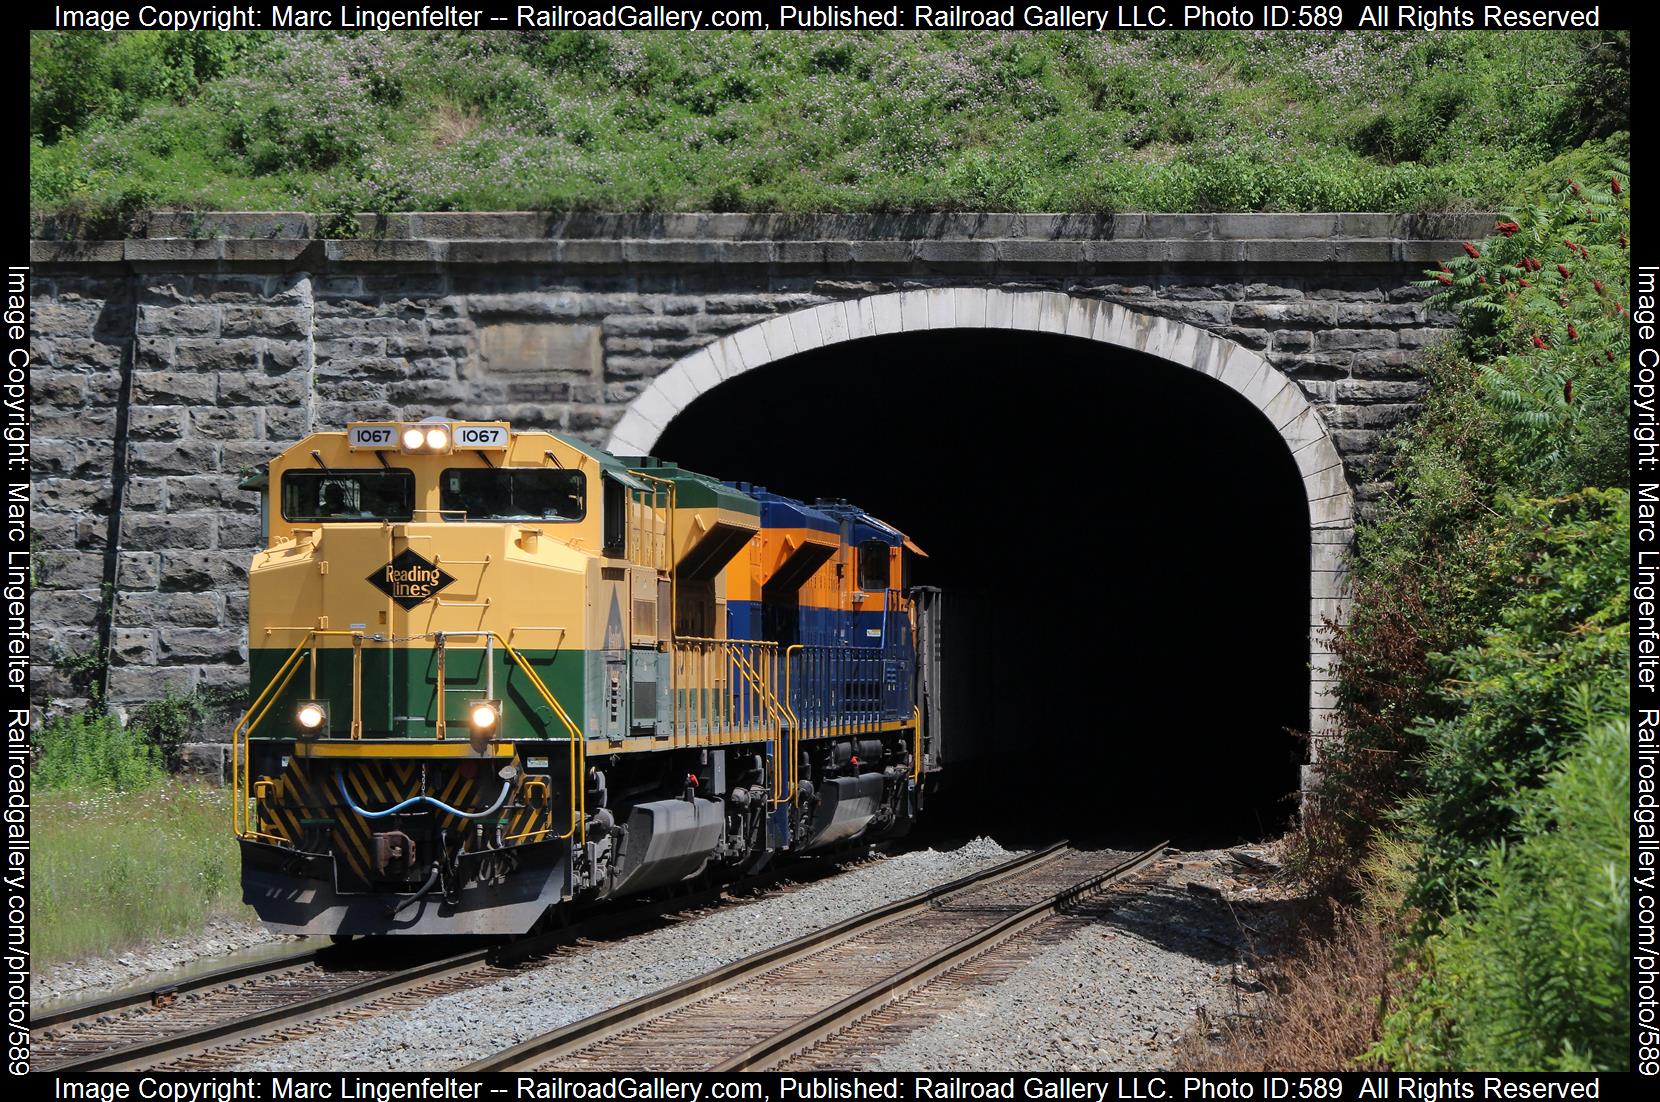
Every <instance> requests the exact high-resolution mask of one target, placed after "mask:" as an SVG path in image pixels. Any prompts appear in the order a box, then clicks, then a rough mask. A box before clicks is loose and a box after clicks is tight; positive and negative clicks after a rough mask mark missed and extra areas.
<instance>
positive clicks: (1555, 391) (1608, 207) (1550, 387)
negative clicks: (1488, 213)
mask: <svg viewBox="0 0 1660 1102" xmlns="http://www.w3.org/2000/svg"><path fill="white" fill-rule="evenodd" d="M1629 182H1630V181H1629V179H1628V178H1627V176H1626V173H1625V171H1624V166H1623V165H1621V166H1619V167H1618V168H1617V169H1616V170H1614V171H1612V172H1610V174H1609V175H1608V176H1607V178H1606V179H1603V180H1600V181H1594V180H1568V179H1564V180H1563V181H1562V182H1561V184H1560V187H1559V188H1558V189H1557V190H1556V192H1555V194H1553V195H1549V196H1545V197H1542V198H1540V199H1539V200H1537V201H1536V202H1534V203H1532V204H1529V205H1527V206H1524V207H1521V208H1519V209H1517V210H1515V211H1510V212H1506V213H1504V214H1501V215H1499V217H1498V219H1497V221H1496V222H1495V224H1494V226H1493V235H1492V236H1491V237H1489V238H1488V239H1487V240H1486V241H1485V242H1482V243H1481V244H1479V245H1477V244H1475V243H1466V244H1465V246H1464V254H1463V255H1461V256H1457V257H1454V258H1451V259H1449V260H1447V261H1446V262H1445V263H1443V264H1442V265H1441V266H1440V267H1439V268H1437V269H1436V270H1435V271H1431V272H1428V273H1426V275H1427V278H1426V279H1425V280H1423V281H1422V282H1421V283H1419V284H1418V286H1421V287H1426V288H1431V289H1434V290H1436V291H1437V293H1436V294H1435V295H1433V296H1432V297H1431V298H1430V300H1429V301H1430V303H1431V304H1432V305H1438V306H1451V307H1454V308H1456V309H1457V310H1458V311H1459V312H1460V314H1461V324H1460V341H1461V344H1462V346H1463V351H1464V352H1465V354H1466V355H1467V356H1468V357H1469V358H1470V359H1471V360H1473V361H1475V362H1476V363H1477V364H1478V365H1479V373H1480V378H1481V383H1482V386H1483V387H1484V388H1485V390H1486V392H1487V395H1488V397H1489V398H1490V399H1491V401H1492V404H1493V408H1494V409H1495V411H1496V412H1497V413H1498V415H1499V417H1500V419H1501V421H1502V424H1503V427H1504V430H1505V431H1504V443H1505V446H1506V451H1507V453H1508V454H1506V455H1505V456H1504V457H1503V458H1505V459H1507V460H1509V463H1510V465H1512V466H1513V467H1514V471H1513V474H1514V475H1515V476H1516V477H1517V480H1518V481H1519V482H1533V481H1534V480H1538V481H1537V484H1536V485H1534V486H1532V487H1531V489H1532V491H1533V492H1537V493H1571V492H1573V491H1575V490H1578V489H1580V488H1582V487H1584V486H1588V485H1589V486H1603V487H1607V486H1619V485H1626V484H1627V473H1626V439H1625V433H1624V421H1623V418H1624V412H1623V405H1622V399H1623V392H1624V386H1625V380H1626V372H1627V365H1628V363H1629V359H1630V355H1631V338H1630V318H1629V309H1630V308H1629V301H1630V297H1629V290H1630V264H1631V257H1630V252H1629V249H1628V241H1629V237H1630V233H1631V191H1630V187H1629Z"/></svg>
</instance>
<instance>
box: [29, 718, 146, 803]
mask: <svg viewBox="0 0 1660 1102" xmlns="http://www.w3.org/2000/svg"><path fill="white" fill-rule="evenodd" d="M34 751H35V762H34V769H33V772H32V777H31V781H32V783H33V784H35V785H37V786H39V787H40V788H41V789H44V790H46V791H61V790H66V789H78V790H82V791H101V790H111V789H113V790H114V791H117V792H127V791H132V790H134V789H140V788H147V787H149V786H151V785H154V784H156V783H159V782H160V781H161V779H162V778H163V777H164V776H165V775H166V774H165V770H164V769H163V768H162V756H161V752H160V751H159V750H158V749H157V748H156V747H154V746H152V745H151V744H150V743H148V742H146V741H145V740H144V738H143V737H141V736H140V734H139V733H138V732H136V731H133V730H130V729H127V728H123V727H122V725H121V723H120V721H119V720H117V719H116V718H115V717H114V716H109V715H103V714H99V713H95V712H81V713H74V714H70V715H63V716H58V717H56V718H54V719H52V720H50V721H48V722H47V723H45V724H43V725H42V726H41V728H40V730H39V731H37V732H36V733H35V737H34Z"/></svg>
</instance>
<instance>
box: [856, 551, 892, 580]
mask: <svg viewBox="0 0 1660 1102" xmlns="http://www.w3.org/2000/svg"><path fill="white" fill-rule="evenodd" d="M859 588H860V589H863V590H867V591H869V590H875V589H886V588H888V545H887V544H885V543H883V542H882V541H881V540H865V541H864V542H863V543H861V544H859Z"/></svg>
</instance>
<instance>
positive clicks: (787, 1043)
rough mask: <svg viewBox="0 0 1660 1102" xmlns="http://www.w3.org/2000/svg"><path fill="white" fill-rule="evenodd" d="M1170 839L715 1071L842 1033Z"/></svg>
mask: <svg viewBox="0 0 1660 1102" xmlns="http://www.w3.org/2000/svg"><path fill="white" fill-rule="evenodd" d="M1168 844H1169V843H1168V842H1160V843H1159V844H1158V845H1156V846H1154V847H1152V848H1151V849H1148V850H1146V851H1144V852H1142V853H1140V854H1138V855H1137V856H1135V857H1131V858H1129V859H1128V860H1126V861H1123V862H1120V863H1119V864H1117V865H1115V866H1113V867H1112V868H1110V869H1107V870H1106V871H1104V872H1101V873H1098V874H1096V875H1095V876H1091V877H1089V878H1088V879H1087V880H1083V881H1080V882H1079V883H1077V884H1073V885H1072V886H1070V887H1067V888H1063V889H1062V890H1060V891H1058V892H1056V893H1055V894H1054V896H1053V897H1052V898H1050V899H1046V900H1043V901H1042V902H1039V903H1034V904H1032V905H1031V906H1030V907H1027V908H1025V909H1024V910H1022V911H1019V912H1017V913H1015V914H1012V915H1010V916H1009V917H1007V918H1005V919H1003V920H1002V921H1000V922H998V923H997V924H995V925H993V926H989V927H987V928H986V929H984V930H981V931H978V932H977V933H974V934H971V935H969V936H968V937H966V938H964V939H962V940H961V941H959V942H957V943H956V944H954V945H949V946H947V947H946V948H944V949H941V950H940V951H939V952H937V953H934V954H933V955H931V956H929V957H927V958H925V959H923V960H920V961H918V962H917V963H915V964H913V965H911V966H910V967H908V968H906V969H904V970H903V971H900V972H898V973H895V974H894V975H891V976H888V977H886V978H884V979H881V980H878V981H877V982H876V983H873V984H871V985H870V986H869V987H867V988H865V989H864V990H863V991H860V992H858V993H857V994H854V995H850V996H848V997H847V998H845V999H843V1000H842V1001H841V1002H839V1003H837V1004H835V1005H834V1006H830V1007H827V1008H825V1009H824V1010H821V1011H819V1012H818V1013H817V1014H814V1015H812V1016H810V1017H808V1018H804V1019H802V1020H801V1021H799V1022H796V1023H795V1024H793V1025H791V1026H788V1027H786V1028H785V1029H782V1030H780V1031H779V1032H777V1033H775V1034H773V1035H772V1036H771V1037H768V1038H767V1039H766V1040H764V1041H761V1042H760V1043H759V1044H756V1045H753V1046H752V1047H750V1048H749V1049H747V1050H746V1051H744V1052H742V1053H740V1054H738V1055H737V1056H734V1057H732V1058H731V1059H729V1060H726V1061H724V1062H723V1063H721V1064H718V1065H717V1066H716V1067H715V1068H713V1069H712V1070H714V1071H764V1070H766V1069H768V1068H771V1067H774V1066H776V1065H777V1064H779V1063H781V1062H782V1061H784V1060H787V1059H789V1058H790V1057H792V1056H795V1055H798V1054H799V1053H801V1052H804V1051H806V1050H807V1049H809V1048H811V1047H813V1046H814V1045H816V1044H818V1043H819V1042H820V1041H822V1040H824V1039H825V1038H827V1037H830V1036H833V1035H835V1034H837V1033H840V1032H841V1031H842V1030H844V1029H847V1028H849V1027H850V1026H852V1025H854V1024H855V1023H857V1022H858V1021H859V1020H860V1019H862V1018H864V1017H866V1016H868V1015H870V1014H872V1013H874V1012H875V1011H877V1010H879V1009H881V1008H882V1007H883V1006H886V1005H887V1004H889V1003H891V1002H894V1001H895V1000H898V999H901V998H904V997H905V996H906V995H908V994H910V993H911V992H912V991H915V990H916V989H917V988H919V987H922V986H924V985H925V984H927V983H928V982H930V981H931V980H933V979H934V978H935V977H937V976H939V975H941V974H942V973H944V972H948V971H950V970H951V969H953V968H956V967H957V966H958V965H961V964H963V963H966V962H967V961H969V960H970V959H972V958H974V957H977V956H979V955H981V954H982V953H984V952H987V951H989V950H991V949H993V948H995V947H996V946H998V945H1000V944H1001V943H1003V942H1005V941H1008V940H1009V939H1011V938H1013V937H1016V936H1018V935H1019V934H1021V933H1022V932H1024V931H1026V930H1027V929H1030V928H1031V927H1032V926H1035V925H1037V924H1038V923H1040V922H1042V921H1044V920H1045V919H1047V918H1049V917H1050V916H1051V915H1053V914H1057V913H1059V912H1060V911H1061V910H1063V909H1065V908H1066V907H1068V906H1070V905H1072V904H1073V903H1075V902H1076V901H1077V900H1079V899H1080V898H1082V897H1084V896H1086V895H1088V894H1090V893H1091V892H1094V891H1098V890H1099V889H1101V888H1104V887H1106V886H1107V885H1108V884H1111V883H1113V882H1115V881H1118V880H1123V879H1125V878H1126V877H1128V876H1131V875H1133V874H1134V873H1136V872H1139V871H1140V870H1141V869H1143V868H1145V867H1146V866H1148V865H1150V864H1152V863H1153V862H1154V861H1156V860H1158V859H1159V858H1160V857H1161V856H1163V854H1164V849H1165V847H1166V846H1167V845H1168Z"/></svg>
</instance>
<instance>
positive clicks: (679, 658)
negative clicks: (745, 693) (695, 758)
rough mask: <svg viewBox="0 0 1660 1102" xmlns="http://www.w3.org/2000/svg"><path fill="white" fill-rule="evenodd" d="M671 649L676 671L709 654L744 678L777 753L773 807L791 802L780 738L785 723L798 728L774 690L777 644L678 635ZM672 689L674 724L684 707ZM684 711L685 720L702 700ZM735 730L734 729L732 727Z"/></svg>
mask: <svg viewBox="0 0 1660 1102" xmlns="http://www.w3.org/2000/svg"><path fill="white" fill-rule="evenodd" d="M745 648H750V649H753V650H754V651H755V652H756V654H757V655H767V656H770V659H771V660H770V662H759V661H757V660H755V659H752V658H751V657H749V656H748V655H747V654H746V653H745ZM672 650H673V653H674V655H675V661H674V662H673V663H672V665H673V666H674V668H675V669H676V671H678V669H679V667H680V664H681V663H682V662H683V661H684V660H685V658H686V657H688V656H693V655H696V656H699V657H701V658H704V659H707V658H708V657H710V656H712V655H719V656H720V657H721V658H723V659H725V660H726V661H727V662H728V663H729V664H730V666H731V668H732V669H734V670H736V671H737V673H738V676H739V677H741V678H743V680H744V682H745V683H746V684H747V685H748V686H749V688H750V690H751V692H753V694H754V697H755V700H756V701H758V702H759V704H760V708H761V711H762V713H763V715H764V716H765V721H767V722H768V727H769V728H770V731H769V733H770V734H771V736H772V737H771V739H770V741H772V742H773V743H774V745H775V746H776V747H777V751H776V752H775V753H774V754H773V784H772V803H773V806H774V807H776V806H778V805H780V804H783V803H785V802H786V801H787V800H793V798H794V792H793V788H792V790H791V791H790V793H789V794H788V795H786V794H785V788H784V780H785V774H784V771H785V769H788V768H792V766H789V765H786V764H784V763H782V762H781V761H780V759H781V758H782V757H783V756H784V755H785V754H787V753H788V752H789V747H788V746H787V745H786V742H785V739H784V738H783V729H784V726H785V724H786V722H787V723H788V725H789V726H790V728H791V729H792V730H793V729H794V728H795V726H796V725H797V720H796V717H795V713H794V712H793V711H792V710H791V709H790V706H789V703H788V702H787V701H785V700H780V699H779V697H778V694H777V692H776V691H775V690H774V688H773V686H774V685H775V684H776V683H777V680H778V676H777V668H776V667H777V663H778V657H779V656H778V644H777V643H776V642H774V641H772V640H768V639H711V638H705V637H700V636H677V637H675V639H674V641H673V643H672ZM768 665H770V666H771V667H772V670H771V675H770V676H769V673H768V670H767V669H766V668H765V667H766V666H768ZM698 680H699V683H700V684H699V686H698V687H697V689H696V690H694V691H697V692H699V693H701V692H702V691H703V687H702V684H701V682H702V681H703V678H701V677H700V678H699V679H698ZM675 689H676V695H675V697H674V698H673V699H674V708H673V717H674V720H675V721H678V720H679V718H680V716H681V713H682V707H683V706H682V703H681V701H680V699H679V696H678V684H677V685H676V687H675ZM685 708H686V711H687V715H688V719H690V715H691V712H692V711H693V710H700V708H701V701H700V700H699V701H690V702H688V703H687V704H686V705H685ZM732 722H733V721H731V720H729V721H728V725H729V726H731V725H732ZM752 722H753V721H752V720H748V719H745V720H743V721H742V723H743V724H745V725H747V724H750V723H752ZM734 729H737V728H736V727H734Z"/></svg>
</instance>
